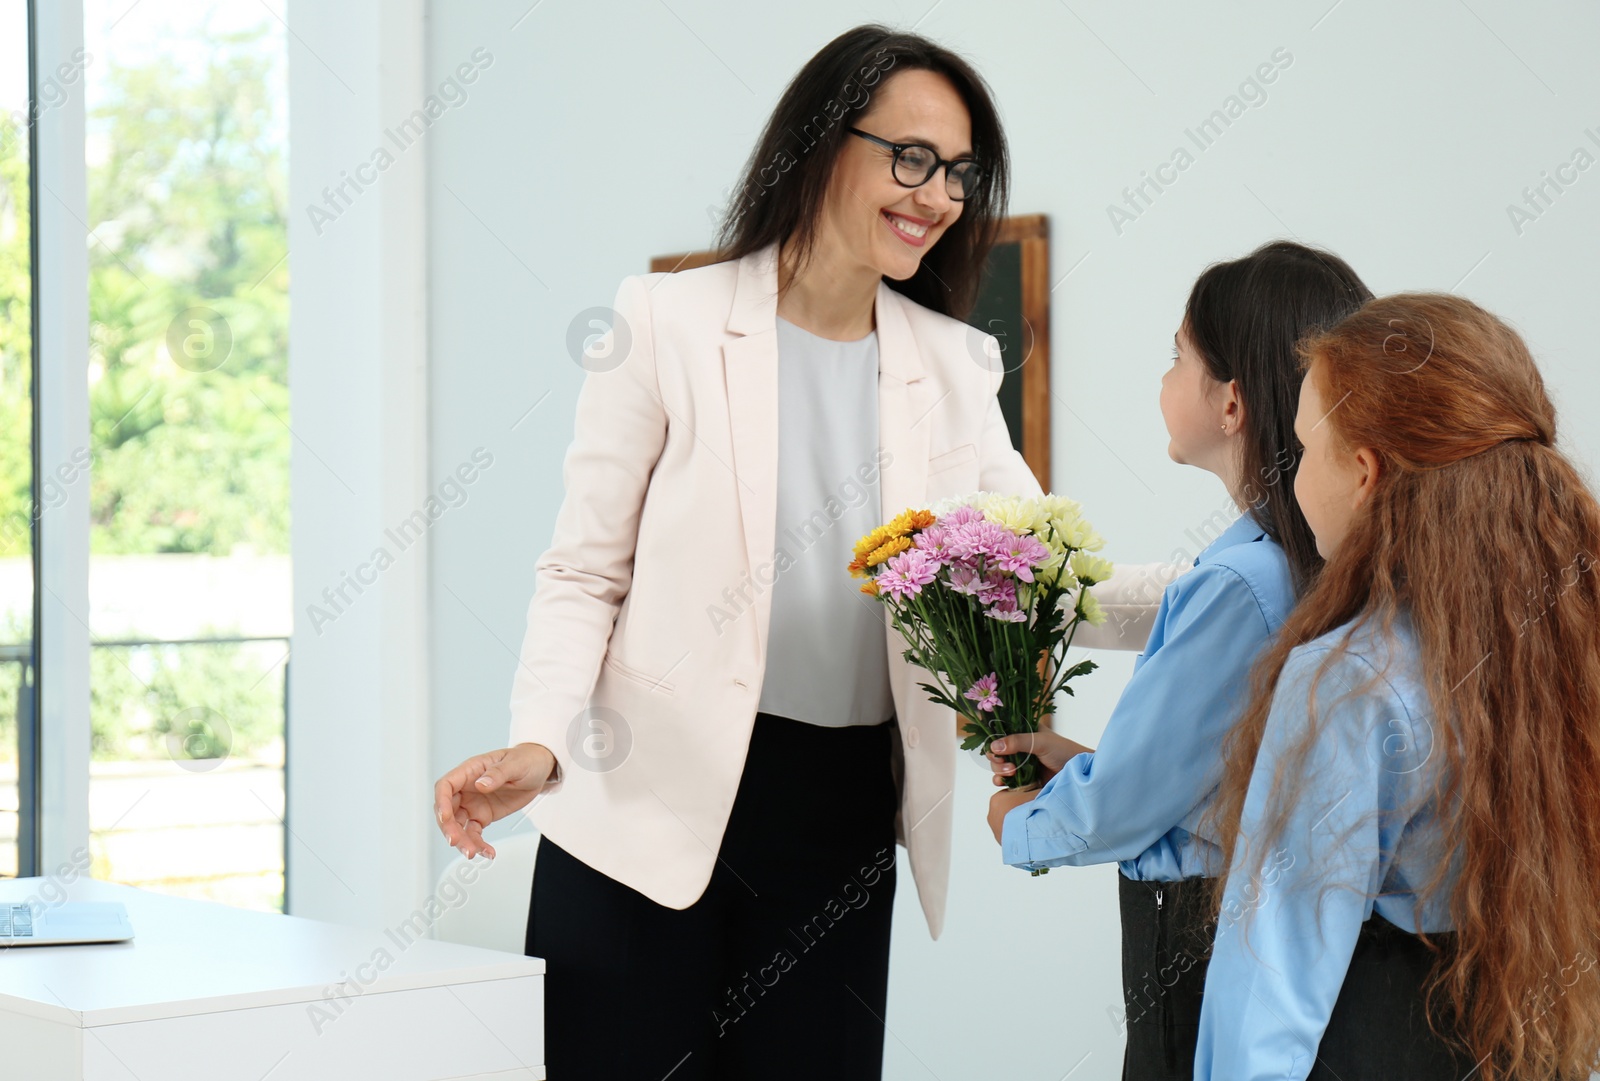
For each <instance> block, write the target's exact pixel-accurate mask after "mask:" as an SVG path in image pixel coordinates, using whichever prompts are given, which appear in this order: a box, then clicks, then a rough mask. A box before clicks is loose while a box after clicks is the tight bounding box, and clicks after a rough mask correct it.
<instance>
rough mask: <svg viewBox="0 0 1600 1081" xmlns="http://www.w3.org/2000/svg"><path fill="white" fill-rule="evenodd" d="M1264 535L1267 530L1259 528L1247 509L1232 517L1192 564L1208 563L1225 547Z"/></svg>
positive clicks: (1254, 539)
mask: <svg viewBox="0 0 1600 1081" xmlns="http://www.w3.org/2000/svg"><path fill="white" fill-rule="evenodd" d="M1266 535H1267V531H1266V530H1265V529H1262V528H1261V523H1260V522H1258V521H1256V519H1255V517H1254V516H1253V515H1251V513H1250V512H1249V511H1245V512H1244V513H1242V514H1240V515H1239V517H1238V518H1236V519H1234V522H1233V524H1232V525H1230V526H1229V527H1228V528H1227V529H1224V530H1223V531H1222V535H1221V536H1219V537H1218V538H1217V539H1216V540H1214V541H1212V542H1211V543H1210V544H1208V545H1206V547H1205V549H1204V550H1203V551H1202V552H1201V553H1200V554H1199V555H1198V556H1196V557H1195V561H1194V565H1195V566H1197V567H1198V566H1199V565H1200V564H1202V563H1209V562H1210V561H1211V560H1213V559H1215V558H1216V557H1217V556H1218V555H1219V554H1221V552H1222V551H1223V550H1224V549H1226V548H1232V547H1233V546H1234V545H1236V544H1250V543H1251V542H1253V541H1258V540H1261V539H1262V538H1263V537H1265V536H1266Z"/></svg>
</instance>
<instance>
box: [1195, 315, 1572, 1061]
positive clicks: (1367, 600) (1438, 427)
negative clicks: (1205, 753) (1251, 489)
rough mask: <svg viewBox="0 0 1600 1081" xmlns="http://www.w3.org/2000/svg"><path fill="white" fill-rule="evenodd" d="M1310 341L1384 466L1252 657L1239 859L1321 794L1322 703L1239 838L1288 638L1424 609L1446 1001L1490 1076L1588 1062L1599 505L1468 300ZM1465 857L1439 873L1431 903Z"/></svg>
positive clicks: (1341, 402)
mask: <svg viewBox="0 0 1600 1081" xmlns="http://www.w3.org/2000/svg"><path fill="white" fill-rule="evenodd" d="M1302 353H1303V360H1304V362H1305V364H1306V366H1307V369H1308V372H1309V378H1311V379H1312V380H1314V385H1315V386H1316V387H1317V389H1318V391H1319V392H1320V393H1321V394H1322V396H1323V398H1324V400H1325V401H1326V402H1328V403H1333V404H1332V405H1331V409H1330V412H1329V413H1328V415H1327V417H1326V418H1325V419H1326V420H1327V422H1328V424H1329V425H1330V426H1331V435H1332V438H1333V439H1334V440H1335V445H1336V446H1339V447H1341V448H1344V449H1352V448H1358V447H1359V448H1368V449H1370V450H1371V452H1372V453H1374V454H1375V455H1376V457H1377V459H1378V463H1379V464H1378V478H1377V481H1376V487H1375V488H1374V490H1373V492H1372V494H1371V496H1370V497H1369V499H1368V500H1367V502H1366V503H1365V504H1363V506H1362V508H1361V509H1360V510H1359V511H1358V512H1357V515H1356V518H1355V520H1354V521H1353V522H1352V523H1351V525H1350V528H1349V532H1348V533H1347V535H1346V536H1345V538H1344V539H1343V540H1342V541H1341V542H1340V544H1339V546H1338V549H1337V550H1336V551H1335V552H1334V553H1333V554H1332V556H1331V557H1330V558H1329V560H1328V562H1327V565H1326V566H1325V567H1324V568H1323V571H1322V573H1321V575H1320V576H1319V577H1318V578H1317V580H1316V582H1315V584H1314V585H1313V586H1312V588H1311V589H1310V590H1309V591H1308V593H1307V594H1306V596H1305V597H1304V598H1303V599H1302V600H1301V601H1300V603H1299V605H1298V606H1297V607H1296V608H1295V610H1294V612H1293V613H1292V614H1291V615H1290V617H1289V619H1288V621H1287V622H1286V623H1285V624H1284V626H1283V629H1282V630H1281V631H1280V632H1279V635H1278V637H1277V639H1276V640H1275V642H1274V643H1273V645H1272V646H1271V647H1269V648H1268V650H1266V651H1265V652H1264V653H1263V655H1262V657H1261V658H1260V660H1259V661H1258V663H1257V666H1256V668H1255V671H1254V673H1253V686H1252V694H1251V699H1250V703H1249V705H1248V706H1247V708H1246V709H1245V712H1244V714H1243V716H1242V718H1241V720H1240V721H1239V724H1238V725H1237V727H1236V728H1235V729H1234V730H1233V731H1232V733H1231V734H1230V735H1229V738H1228V744H1227V749H1226V756H1225V757H1226V769H1225V773H1224V776H1223V780H1222V785H1221V789H1220V791H1219V793H1218V798H1217V800H1216V802H1215V804H1214V805H1213V807H1212V809H1211V812H1210V814H1211V815H1212V816H1213V819H1212V820H1213V822H1214V824H1215V831H1214V833H1213V835H1214V836H1217V837H1218V838H1219V839H1220V842H1221V845H1222V848H1223V851H1224V854H1225V856H1226V859H1227V861H1228V862H1227V863H1226V864H1225V866H1233V858H1234V854H1235V851H1236V849H1239V847H1240V846H1244V851H1245V852H1246V854H1247V855H1246V858H1245V859H1243V861H1242V862H1241V863H1240V865H1239V866H1241V867H1255V866H1260V863H1259V862H1258V859H1259V857H1260V855H1261V854H1262V853H1266V852H1269V851H1271V850H1272V848H1273V846H1274V845H1275V844H1276V843H1277V840H1278V838H1280V837H1281V835H1282V832H1283V830H1284V828H1285V826H1286V824H1287V821H1288V817H1289V815H1290V814H1291V813H1292V810H1293V808H1294V805H1295V803H1296V802H1297V801H1298V800H1301V799H1304V798H1306V797H1307V780H1308V778H1307V772H1308V767H1307V762H1308V760H1309V758H1308V756H1309V754H1310V751H1311V750H1312V748H1313V746H1314V744H1315V743H1316V741H1317V739H1318V736H1319V732H1320V731H1321V730H1322V728H1323V727H1324V726H1325V725H1326V723H1327V719H1326V717H1323V718H1318V717H1317V716H1315V711H1313V715H1312V716H1311V718H1310V721H1309V723H1308V725H1307V730H1306V731H1305V732H1304V733H1303V734H1300V735H1298V736H1296V737H1293V742H1292V743H1291V745H1290V747H1289V750H1288V753H1286V754H1285V755H1284V756H1283V757H1282V758H1280V759H1279V761H1278V768H1277V770H1276V772H1275V776H1274V777H1273V778H1272V781H1271V788H1270V790H1269V794H1268V797H1267V805H1266V806H1267V810H1266V816H1265V820H1264V822H1263V825H1262V828H1261V829H1260V830H1257V831H1256V835H1254V836H1252V837H1249V838H1244V837H1242V836H1241V835H1240V833H1239V823H1240V815H1241V812H1242V810H1243V807H1244V802H1245V793H1246V791H1247V790H1248V788H1249V786H1250V780H1251V773H1252V770H1253V768H1254V765H1255V760H1256V755H1257V752H1258V750H1259V749H1260V746H1261V742H1262V737H1263V733H1264V731H1265V727H1266V722H1267V717H1268V713H1269V710H1270V707H1271V704H1272V698H1273V695H1274V692H1275V690H1276V688H1277V684H1278V679H1279V675H1280V673H1281V672H1282V669H1283V666H1284V663H1285V661H1286V660H1287V659H1288V657H1289V653H1290V651H1291V650H1292V649H1293V648H1294V647H1295V646H1296V645H1297V644H1299V643H1302V642H1306V641H1309V640H1311V639H1313V638H1316V637H1318V636H1320V635H1323V634H1327V633H1329V632H1331V631H1334V630H1336V629H1337V628H1339V627H1341V626H1344V625H1346V624H1348V625H1350V630H1349V631H1348V632H1347V633H1346V634H1344V635H1342V636H1341V637H1340V638H1339V639H1338V640H1337V641H1336V643H1335V646H1334V649H1333V651H1332V652H1331V653H1330V660H1332V659H1336V658H1337V657H1338V656H1340V655H1341V654H1342V653H1343V652H1344V651H1345V650H1346V648H1347V647H1348V645H1349V643H1350V639H1351V635H1352V634H1354V633H1355V632H1356V631H1357V630H1358V629H1361V628H1368V629H1370V630H1374V631H1378V632H1383V633H1387V632H1388V631H1389V629H1390V628H1392V627H1393V625H1394V621H1395V619H1396V617H1397V616H1398V615H1399V614H1400V613H1401V612H1406V613H1409V616H1410V619H1411V622H1412V626H1413V627H1414V628H1415V632H1416V638H1417V643H1418V647H1419V650H1420V658H1419V660H1420V664H1421V671H1422V676H1423V682H1424V685H1425V687H1426V691H1427V696H1428V702H1429V705H1430V707H1431V710H1432V720H1431V724H1432V727H1433V731H1434V735H1433V737H1432V747H1433V751H1432V753H1433V754H1435V755H1437V754H1439V753H1440V752H1441V751H1442V752H1443V755H1444V757H1443V758H1442V759H1441V760H1440V763H1439V768H1438V770H1437V781H1436V785H1435V787H1434V789H1433V790H1432V791H1431V792H1430V793H1429V794H1428V800H1429V804H1430V809H1431V811H1432V813H1434V814H1436V815H1437V816H1438V825H1439V829H1440V836H1442V837H1443V838H1445V839H1446V842H1447V844H1452V845H1454V846H1455V848H1456V849H1457V851H1456V853H1455V859H1456V863H1455V873H1456V877H1455V881H1454V883H1453V885H1452V886H1451V888H1450V900H1449V911H1450V916H1451V922H1452V924H1453V927H1454V931H1455V935H1454V936H1453V940H1449V941H1447V942H1439V941H1437V940H1427V941H1430V943H1431V944H1432V945H1433V947H1434V948H1435V949H1436V951H1437V952H1436V956H1435V963H1434V968H1433V971H1432V974H1431V976H1430V978H1429V981H1428V986H1427V995H1428V1000H1429V1003H1430V1005H1434V1006H1438V1005H1443V1006H1445V1007H1447V1008H1446V1009H1444V1010H1443V1011H1441V1012H1437V1013H1435V1012H1434V1011H1432V1010H1430V1015H1431V1016H1434V1017H1444V1018H1453V1019H1454V1023H1455V1024H1454V1027H1455V1029H1456V1031H1457V1033H1458V1035H1459V1037H1460V1039H1461V1040H1462V1041H1464V1042H1465V1043H1466V1044H1467V1046H1468V1048H1469V1050H1470V1053H1471V1055H1472V1058H1473V1060H1474V1061H1478V1060H1482V1064H1481V1067H1480V1069H1481V1073H1482V1075H1483V1077H1485V1078H1486V1079H1490V1081H1493V1079H1496V1078H1561V1079H1563V1081H1564V1079H1568V1078H1572V1079H1587V1078H1588V1077H1589V1073H1590V1071H1591V1070H1592V1069H1594V1067H1595V1065H1596V1061H1597V1054H1600V964H1597V963H1596V953H1597V952H1600V580H1597V576H1596V575H1595V574H1594V573H1593V569H1594V564H1595V560H1596V558H1597V557H1600V505H1597V503H1596V501H1595V498H1594V496H1593V494H1591V492H1590V491H1589V489H1588V487H1587V486H1586V485H1585V483H1584V481H1583V479H1582V478H1581V477H1580V475H1579V474H1578V471H1577V470H1576V469H1575V468H1574V467H1573V464H1572V463H1571V462H1570V461H1569V460H1568V459H1567V457H1566V456H1565V455H1563V454H1562V453H1561V452H1560V451H1559V450H1557V449H1556V447H1555V434H1556V418H1555V409H1554V407H1553V406H1552V405H1551V402H1550V398H1549V396H1548V395H1547V394H1546V393H1545V387H1544V382H1543V379H1542V378H1541V377H1540V375H1539V370H1538V368H1537V367H1536V366H1535V364H1534V361H1533V358H1532V356H1530V354H1529V352H1528V349H1527V346H1526V345H1524V344H1523V341H1522V339H1521V337H1519V336H1518V335H1517V333H1516V332H1515V331H1514V330H1512V329H1511V328H1510V327H1509V326H1507V325H1506V324H1505V323H1503V322H1502V321H1500V320H1499V319H1497V318H1496V317H1495V316H1493V315H1491V314H1490V313H1489V312H1486V311H1484V310H1483V309H1482V308H1480V307H1478V306H1477V305H1475V304H1473V303H1471V302H1470V301H1467V300H1463V299H1461V298H1459V297H1455V296H1450V295H1446V294H1427V293H1415V294H1404V295H1399V296H1391V297H1385V298H1383V299H1380V300H1374V301H1371V302H1369V303H1367V304H1366V305H1364V306H1363V307H1362V308H1361V310H1360V311H1358V312H1356V313H1355V314H1354V315H1351V316H1350V317H1348V318H1347V319H1345V320H1343V321H1342V322H1341V323H1339V324H1338V325H1337V326H1335V327H1333V328H1332V329H1331V330H1329V331H1327V332H1326V333H1323V334H1320V335H1317V336H1314V337H1312V338H1311V339H1309V340H1308V341H1306V342H1305V343H1304V345H1303V347H1302ZM1326 670H1327V666H1326V664H1324V666H1323V667H1322V669H1320V671H1322V672H1326ZM1312 693H1313V695H1314V694H1315V693H1316V688H1315V686H1314V685H1313V687H1312ZM1324 712H1326V713H1328V714H1329V715H1333V714H1332V711H1331V710H1329V711H1324ZM1450 869H1451V863H1450V861H1448V860H1444V861H1441V862H1440V864H1439V866H1438V869H1437V871H1436V873H1435V874H1434V875H1433V876H1432V877H1431V879H1430V881H1429V882H1427V883H1426V884H1424V885H1423V886H1422V887H1421V889H1420V890H1419V902H1418V911H1419V912H1420V911H1421V907H1422V904H1423V903H1424V902H1425V901H1427V900H1428V899H1430V898H1433V897H1436V896H1437V895H1438V891H1439V890H1440V889H1442V888H1444V884H1445V882H1446V879H1447V873H1448V872H1449V871H1450ZM1241 873H1242V872H1241ZM1447 947H1448V948H1447ZM1569 976H1570V977H1571V979H1570V980H1569V979H1568V977H1569Z"/></svg>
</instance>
